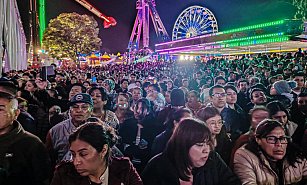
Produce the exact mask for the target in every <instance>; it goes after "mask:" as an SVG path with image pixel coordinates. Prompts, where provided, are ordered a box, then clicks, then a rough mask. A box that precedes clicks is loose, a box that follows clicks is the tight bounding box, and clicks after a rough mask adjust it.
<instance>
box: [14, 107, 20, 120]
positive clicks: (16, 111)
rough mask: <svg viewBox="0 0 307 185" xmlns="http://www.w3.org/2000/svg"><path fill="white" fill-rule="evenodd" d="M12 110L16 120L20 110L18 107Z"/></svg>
mask: <svg viewBox="0 0 307 185" xmlns="http://www.w3.org/2000/svg"><path fill="white" fill-rule="evenodd" d="M14 112H15V115H14V120H17V117H18V116H19V114H20V110H19V109H16V110H15V111H14Z"/></svg>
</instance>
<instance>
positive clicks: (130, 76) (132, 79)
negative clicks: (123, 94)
mask: <svg viewBox="0 0 307 185" xmlns="http://www.w3.org/2000/svg"><path fill="white" fill-rule="evenodd" d="M136 78H137V77H136V74H135V73H131V74H130V75H129V83H130V84H132V83H134V82H135V81H136Z"/></svg>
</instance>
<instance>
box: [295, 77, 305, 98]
mask: <svg viewBox="0 0 307 185" xmlns="http://www.w3.org/2000/svg"><path fill="white" fill-rule="evenodd" d="M292 78H293V81H295V82H296V83H297V86H296V87H295V88H293V89H292V94H293V95H294V99H296V98H297V97H298V95H299V94H300V93H301V92H307V90H306V87H305V74H304V73H303V72H297V73H294V74H293V76H292Z"/></svg>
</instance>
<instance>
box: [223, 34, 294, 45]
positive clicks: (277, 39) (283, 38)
mask: <svg viewBox="0 0 307 185" xmlns="http://www.w3.org/2000/svg"><path fill="white" fill-rule="evenodd" d="M288 40H290V38H289V37H288V36H280V37H272V38H264V39H258V40H256V39H255V40H252V41H245V42H234V43H230V44H227V45H226V47H237V46H248V45H256V44H267V43H273V42H284V41H288Z"/></svg>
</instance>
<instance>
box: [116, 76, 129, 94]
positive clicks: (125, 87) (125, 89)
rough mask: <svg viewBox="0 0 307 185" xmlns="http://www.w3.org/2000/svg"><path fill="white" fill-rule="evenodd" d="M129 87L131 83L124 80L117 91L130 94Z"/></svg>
mask: <svg viewBox="0 0 307 185" xmlns="http://www.w3.org/2000/svg"><path fill="white" fill-rule="evenodd" d="M128 85H129V81H128V79H125V78H124V79H122V80H121V81H120V88H119V89H117V90H116V93H120V92H122V93H127V92H128Z"/></svg>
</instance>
